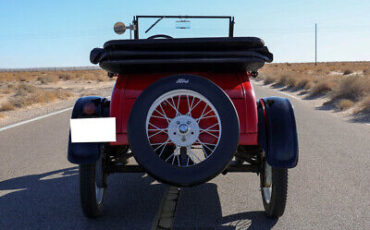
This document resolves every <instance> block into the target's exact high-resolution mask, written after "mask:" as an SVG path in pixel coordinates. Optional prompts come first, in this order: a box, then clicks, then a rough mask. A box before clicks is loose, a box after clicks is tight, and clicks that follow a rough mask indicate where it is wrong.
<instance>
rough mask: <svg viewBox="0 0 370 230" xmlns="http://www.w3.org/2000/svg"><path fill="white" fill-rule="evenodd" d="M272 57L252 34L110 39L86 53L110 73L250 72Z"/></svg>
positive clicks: (260, 41) (262, 43)
mask: <svg viewBox="0 0 370 230" xmlns="http://www.w3.org/2000/svg"><path fill="white" fill-rule="evenodd" d="M272 59H273V56H272V54H271V53H270V52H269V50H268V49H267V47H266V46H265V45H264V42H263V40H262V39H259V38H255V37H236V38H229V37H225V38H182V39H140V40H112V41H108V42H106V43H105V44H104V48H103V49H101V48H95V49H93V50H92V51H91V54H90V61H91V62H92V63H93V64H99V65H100V66H101V67H102V68H103V69H105V70H107V71H108V72H112V73H140V72H173V71H187V72H189V71H227V72H233V71H246V70H250V71H254V70H257V69H259V68H261V67H262V66H263V65H264V63H265V62H271V61H272Z"/></svg>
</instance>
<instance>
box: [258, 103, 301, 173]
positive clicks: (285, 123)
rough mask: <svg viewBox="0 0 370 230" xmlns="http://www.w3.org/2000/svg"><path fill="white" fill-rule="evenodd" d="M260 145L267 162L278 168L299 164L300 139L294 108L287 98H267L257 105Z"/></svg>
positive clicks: (292, 166)
mask: <svg viewBox="0 0 370 230" xmlns="http://www.w3.org/2000/svg"><path fill="white" fill-rule="evenodd" d="M257 108H258V144H259V145H260V146H261V147H262V148H263V149H264V151H265V155H266V160H267V162H268V163H269V164H270V165H271V166H273V167H278V168H294V167H295V166H296V165H297V163H298V137H297V126H296V121H295V116H294V110H293V106H292V104H291V103H290V101H289V100H288V99H287V98H281V97H267V98H262V99H260V100H259V102H258V103H257Z"/></svg>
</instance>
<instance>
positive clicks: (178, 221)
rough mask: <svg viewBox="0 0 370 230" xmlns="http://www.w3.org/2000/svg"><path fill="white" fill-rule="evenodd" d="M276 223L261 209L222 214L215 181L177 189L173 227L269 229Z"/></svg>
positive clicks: (204, 229)
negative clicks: (177, 199) (177, 196)
mask: <svg viewBox="0 0 370 230" xmlns="http://www.w3.org/2000/svg"><path fill="white" fill-rule="evenodd" d="M230 205H232V204H230ZM247 208H248V207H245V209H247ZM276 223H277V220H276V219H270V218H267V217H266V215H265V214H264V212H263V211H250V212H241V213H236V214H232V215H227V216H223V215H222V209H221V202H220V197H219V195H218V191H217V185H216V184H213V183H206V184H202V185H199V186H196V187H192V188H184V189H182V190H181V193H180V199H179V203H178V204H177V209H176V214H175V223H174V229H177V230H183V229H200V230H208V229H219V230H229V229H230V230H231V229H248V230H253V229H271V228H272V227H273V226H274V225H275V224H276Z"/></svg>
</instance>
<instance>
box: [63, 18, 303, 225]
mask: <svg viewBox="0 0 370 230" xmlns="http://www.w3.org/2000/svg"><path fill="white" fill-rule="evenodd" d="M205 20H208V21H211V22H212V23H214V22H216V23H214V24H215V27H216V29H215V28H210V27H206V29H201V28H200V27H198V25H195V24H194V23H195V22H199V24H200V25H205V24H206V23H205ZM220 21H223V23H224V26H222V23H220ZM166 23H167V24H166ZM161 24H162V25H165V26H163V29H162V30H161V31H160V34H156V33H157V32H156V31H158V29H156V27H157V26H158V27H160V26H159V25H161ZM169 25H170V26H169ZM172 26H173V27H174V29H175V30H176V32H173V31H171V32H170V29H171V27H172ZM193 27H194V30H192V28H193ZM190 28H191V29H190ZM127 29H129V30H130V39H124V40H111V41H108V42H106V43H105V44H104V46H103V48H95V49H93V50H92V51H91V54H90V61H91V62H92V63H93V64H99V66H100V67H101V68H102V69H104V70H106V71H107V73H108V76H109V77H116V78H117V80H116V84H115V86H114V88H113V92H112V96H111V99H110V100H109V99H107V98H104V97H97V96H88V97H82V98H79V99H78V100H77V101H76V104H75V106H74V108H73V112H72V118H71V126H70V127H71V131H70V138H69V144H68V160H69V161H70V162H72V163H76V164H79V175H80V176H79V177H80V197H81V204H82V209H83V212H84V214H85V215H86V216H87V217H92V218H93V217H97V216H99V215H101V214H102V208H103V204H104V197H105V191H106V188H107V176H108V175H110V174H112V173H119V172H120V173H129V172H130V173H131V172H145V173H148V174H149V175H151V176H152V177H153V178H155V179H156V180H158V181H160V182H162V183H166V184H170V185H173V186H177V187H185V186H195V185H198V184H201V183H205V182H207V181H209V180H211V179H212V178H214V177H215V176H217V175H219V174H220V173H222V174H226V173H228V172H253V173H256V174H257V175H259V176H260V189H261V195H262V201H263V205H264V209H265V212H266V214H267V216H270V217H275V218H278V217H280V216H281V215H282V214H283V213H284V209H285V204H286V199H287V188H288V169H289V168H293V167H295V166H296V165H297V162H298V140H297V128H296V122H295V117H294V111H293V107H292V105H291V103H290V101H289V100H288V99H286V98H280V97H267V98H261V99H258V100H256V98H255V94H254V91H253V87H252V84H251V82H250V78H253V77H256V76H257V74H258V72H257V71H258V69H260V68H261V67H262V66H263V65H264V63H265V62H272V60H273V55H272V54H271V53H270V52H269V50H268V49H267V47H266V46H265V44H264V41H263V40H261V39H259V38H256V37H234V36H233V33H234V32H233V31H234V18H233V17H228V16H227V17H226V16H161V15H159V16H147V15H140V16H135V17H134V19H133V22H132V24H131V25H130V26H125V25H124V24H123V23H117V24H116V25H115V27H114V30H115V31H116V32H117V33H119V34H121V33H123V32H125V30H127ZM222 30H224V32H222ZM220 31H221V32H222V33H223V34H220ZM131 32H133V33H134V38H133V39H131ZM149 32H151V34H153V35H152V36H146V35H147V34H148V33H149ZM198 32H199V33H203V34H201V35H198V34H197V33H198ZM212 32H216V35H211V34H212ZM169 33H171V35H169ZM176 34H177V35H178V37H181V38H174V37H175V35H176ZM149 35H150V33H149ZM132 156H133V157H134V158H135V161H136V162H137V164H136V165H132V164H128V163H127V162H128V159H129V158H130V157H132Z"/></svg>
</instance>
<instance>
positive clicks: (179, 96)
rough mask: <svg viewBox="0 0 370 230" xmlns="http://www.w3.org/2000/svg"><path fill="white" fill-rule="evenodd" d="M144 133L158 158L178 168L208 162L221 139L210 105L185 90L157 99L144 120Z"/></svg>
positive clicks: (213, 111)
mask: <svg viewBox="0 0 370 230" xmlns="http://www.w3.org/2000/svg"><path fill="white" fill-rule="evenodd" d="M146 134H147V138H148V141H149V143H150V145H151V146H152V148H153V151H154V152H155V153H156V154H158V156H159V158H161V159H162V160H164V161H165V162H167V163H170V164H172V165H174V166H178V167H189V166H192V165H196V164H199V163H201V162H203V161H205V160H206V159H208V158H209V157H210V156H212V154H213V153H214V152H215V150H216V149H217V146H218V144H219V141H220V139H221V120H220V117H219V114H218V112H217V110H216V109H215V107H214V106H213V104H212V103H211V102H210V101H209V100H208V99H207V98H205V97H204V96H203V95H201V94H200V93H197V92H195V91H192V90H188V89H179V90H173V91H169V92H167V93H165V94H163V95H161V96H160V97H159V98H157V99H156V100H155V101H154V103H153V104H152V106H151V107H150V109H149V111H148V114H147V119H146Z"/></svg>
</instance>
